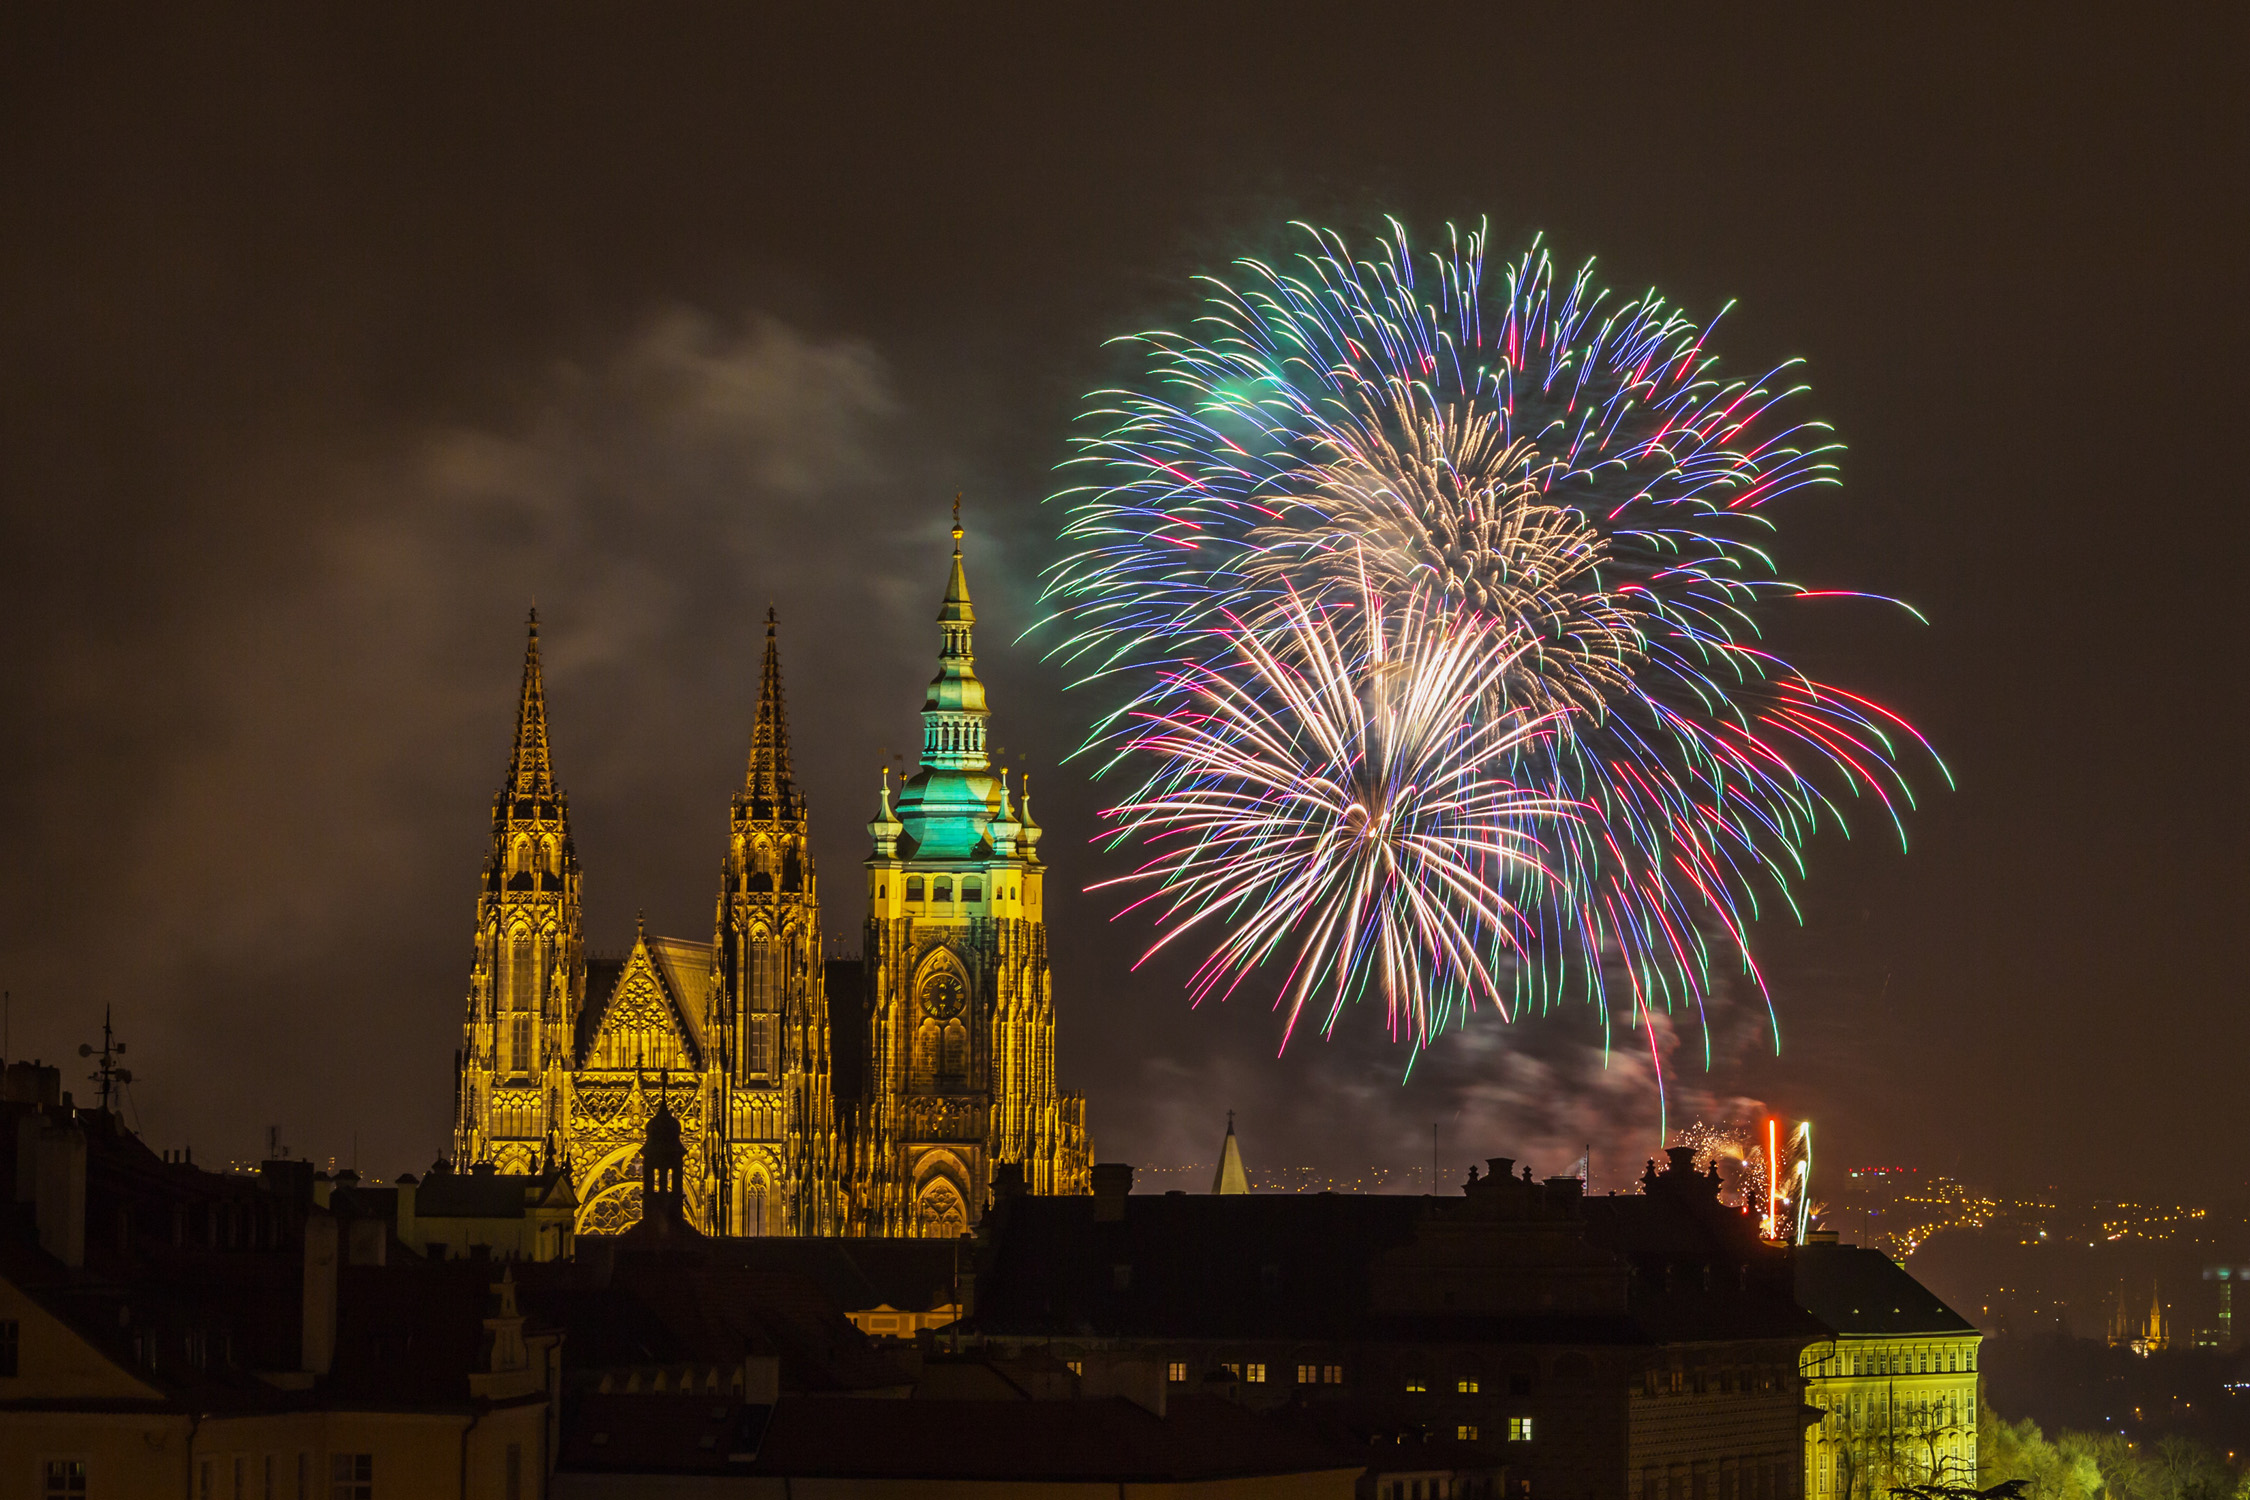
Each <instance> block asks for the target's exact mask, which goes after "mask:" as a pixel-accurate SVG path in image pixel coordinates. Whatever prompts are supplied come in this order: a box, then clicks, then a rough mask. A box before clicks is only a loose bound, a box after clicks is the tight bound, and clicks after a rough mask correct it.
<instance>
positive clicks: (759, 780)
mask: <svg viewBox="0 0 2250 1500" xmlns="http://www.w3.org/2000/svg"><path fill="white" fill-rule="evenodd" d="M776 619H777V617H776V616H775V614H774V611H773V610H772V609H771V608H768V609H767V610H766V663H765V668H764V670H763V672H761V673H760V675H759V679H758V716H757V718H756V719H755V720H754V721H753V723H752V726H751V729H750V764H749V767H748V769H747V770H746V771H745V772H744V774H743V782H742V789H743V790H744V791H745V792H747V793H748V794H749V795H750V796H751V797H753V798H755V799H758V800H760V801H765V802H771V803H773V804H775V806H776V807H777V808H778V807H779V805H780V804H781V803H783V802H786V801H789V800H791V799H792V798H793V797H794V796H795V792H796V789H795V787H794V786H793V785H792V784H791V781H790V771H789V715H788V711H787V708H786V706H785V705H784V704H783V701H782V696H781V651H780V648H779V647H778V646H777V645H776V644H775V642H774V626H775V624H776Z"/></svg>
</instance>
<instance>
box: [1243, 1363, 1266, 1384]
mask: <svg viewBox="0 0 2250 1500" xmlns="http://www.w3.org/2000/svg"><path fill="white" fill-rule="evenodd" d="M1242 1378H1243V1379H1244V1380H1246V1381H1248V1382H1249V1383H1250V1384H1252V1385H1264V1384H1265V1383H1266V1367H1265V1366H1264V1365H1244V1366H1243V1367H1242Z"/></svg>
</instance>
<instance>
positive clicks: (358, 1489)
mask: <svg viewBox="0 0 2250 1500" xmlns="http://www.w3.org/2000/svg"><path fill="white" fill-rule="evenodd" d="M328 1478H329V1486H328V1500H375V1455H374V1454H372V1453H332V1454H330V1455H329V1456H328Z"/></svg>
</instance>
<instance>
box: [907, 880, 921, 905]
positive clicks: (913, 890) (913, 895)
mask: <svg viewBox="0 0 2250 1500" xmlns="http://www.w3.org/2000/svg"><path fill="white" fill-rule="evenodd" d="M906 899H907V900H909V901H919V900H921V899H922V877H921V876H919V875H909V876H907V877H906Z"/></svg>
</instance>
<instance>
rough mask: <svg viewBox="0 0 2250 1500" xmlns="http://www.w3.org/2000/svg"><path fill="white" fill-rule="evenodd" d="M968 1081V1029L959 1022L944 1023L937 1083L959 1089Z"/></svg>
mask: <svg viewBox="0 0 2250 1500" xmlns="http://www.w3.org/2000/svg"><path fill="white" fill-rule="evenodd" d="M968 1081H969V1028H968V1027H966V1026H964V1025H962V1024H961V1023H960V1022H959V1021H948V1022H946V1023H945V1040H944V1043H943V1045H942V1050H941V1051H940V1053H939V1057H938V1082H939V1083H941V1084H950V1085H951V1086H953V1087H954V1088H960V1087H963V1086H964V1085H966V1084H967V1083H968Z"/></svg>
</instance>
